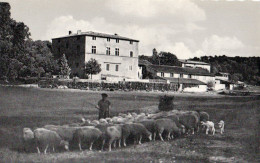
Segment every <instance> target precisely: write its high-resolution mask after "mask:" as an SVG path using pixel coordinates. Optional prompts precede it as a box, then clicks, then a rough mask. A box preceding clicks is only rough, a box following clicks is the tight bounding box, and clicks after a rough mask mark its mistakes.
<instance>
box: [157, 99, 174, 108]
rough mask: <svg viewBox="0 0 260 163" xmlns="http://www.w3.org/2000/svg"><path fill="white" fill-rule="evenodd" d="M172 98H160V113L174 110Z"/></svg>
mask: <svg viewBox="0 0 260 163" xmlns="http://www.w3.org/2000/svg"><path fill="white" fill-rule="evenodd" d="M173 101H174V96H167V95H165V96H161V97H160V101H159V106H158V109H159V110H160V111H170V110H173V109H174V104H173Z"/></svg>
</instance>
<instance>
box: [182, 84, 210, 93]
mask: <svg viewBox="0 0 260 163" xmlns="http://www.w3.org/2000/svg"><path fill="white" fill-rule="evenodd" d="M207 89H208V87H207V85H198V86H196V87H186V88H184V89H183V92H206V91H207Z"/></svg>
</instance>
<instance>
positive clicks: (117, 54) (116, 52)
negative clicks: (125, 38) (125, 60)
mask: <svg viewBox="0 0 260 163" xmlns="http://www.w3.org/2000/svg"><path fill="white" fill-rule="evenodd" d="M115 56H119V48H116V49H115Z"/></svg>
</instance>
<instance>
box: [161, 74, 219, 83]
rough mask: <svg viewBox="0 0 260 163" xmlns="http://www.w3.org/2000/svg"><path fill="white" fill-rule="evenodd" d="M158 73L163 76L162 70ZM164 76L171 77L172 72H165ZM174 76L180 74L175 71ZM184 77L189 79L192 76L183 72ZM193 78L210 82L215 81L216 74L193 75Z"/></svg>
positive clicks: (176, 76)
mask: <svg viewBox="0 0 260 163" xmlns="http://www.w3.org/2000/svg"><path fill="white" fill-rule="evenodd" d="M156 75H157V76H159V77H162V76H161V72H157V73H156ZM164 77H171V76H170V73H168V72H165V73H164ZM173 78H180V74H177V73H174V74H173ZM183 78H186V79H187V78H190V77H189V75H187V74H183ZM191 79H197V80H199V81H202V82H204V83H208V82H209V81H213V82H214V81H215V77H214V76H201V75H191Z"/></svg>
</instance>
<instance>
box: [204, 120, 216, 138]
mask: <svg viewBox="0 0 260 163" xmlns="http://www.w3.org/2000/svg"><path fill="white" fill-rule="evenodd" d="M201 125H202V126H205V127H206V135H208V133H209V131H211V132H212V135H215V127H214V123H213V122H212V121H206V122H203V121H201Z"/></svg>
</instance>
